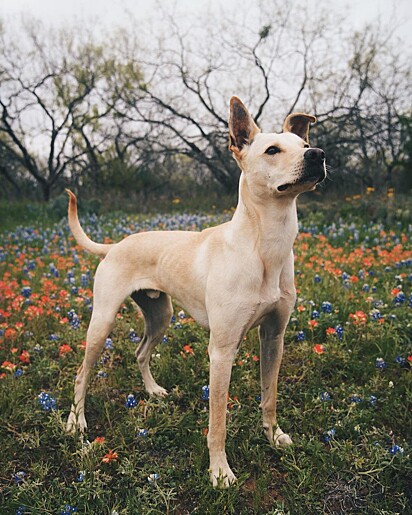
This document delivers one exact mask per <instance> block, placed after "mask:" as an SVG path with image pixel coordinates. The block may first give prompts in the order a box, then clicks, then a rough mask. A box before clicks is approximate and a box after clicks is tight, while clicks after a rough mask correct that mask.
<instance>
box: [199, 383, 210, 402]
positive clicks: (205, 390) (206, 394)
mask: <svg viewBox="0 0 412 515" xmlns="http://www.w3.org/2000/svg"><path fill="white" fill-rule="evenodd" d="M200 398H201V400H202V401H208V400H209V386H202V395H201V397H200Z"/></svg>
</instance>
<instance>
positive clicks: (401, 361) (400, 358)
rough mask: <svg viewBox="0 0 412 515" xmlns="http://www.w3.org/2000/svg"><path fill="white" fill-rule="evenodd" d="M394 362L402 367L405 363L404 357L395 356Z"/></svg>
mask: <svg viewBox="0 0 412 515" xmlns="http://www.w3.org/2000/svg"><path fill="white" fill-rule="evenodd" d="M395 363H399V365H400V366H401V367H404V366H405V365H406V358H404V357H403V356H396V358H395Z"/></svg>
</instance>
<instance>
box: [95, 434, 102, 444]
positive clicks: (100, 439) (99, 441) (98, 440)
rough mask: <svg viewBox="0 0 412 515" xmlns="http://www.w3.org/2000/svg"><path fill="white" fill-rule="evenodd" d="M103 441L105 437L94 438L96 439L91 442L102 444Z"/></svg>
mask: <svg viewBox="0 0 412 515" xmlns="http://www.w3.org/2000/svg"><path fill="white" fill-rule="evenodd" d="M104 441H105V437H104V436H96V438H95V439H94V440H93V443H97V444H103V443H104Z"/></svg>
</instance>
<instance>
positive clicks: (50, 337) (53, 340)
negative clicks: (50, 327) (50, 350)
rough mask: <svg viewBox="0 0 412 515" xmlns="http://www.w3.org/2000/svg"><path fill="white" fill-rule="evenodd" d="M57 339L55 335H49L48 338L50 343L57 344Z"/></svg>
mask: <svg viewBox="0 0 412 515" xmlns="http://www.w3.org/2000/svg"><path fill="white" fill-rule="evenodd" d="M58 339H59V337H58V336H57V334H51V335H50V336H49V340H51V341H52V342H57V340H58Z"/></svg>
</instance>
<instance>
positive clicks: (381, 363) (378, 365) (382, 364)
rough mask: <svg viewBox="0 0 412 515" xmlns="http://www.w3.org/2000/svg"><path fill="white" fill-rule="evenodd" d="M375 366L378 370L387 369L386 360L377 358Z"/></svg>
mask: <svg viewBox="0 0 412 515" xmlns="http://www.w3.org/2000/svg"><path fill="white" fill-rule="evenodd" d="M375 366H376V368H379V369H381V370H383V369H385V368H386V363H385V360H384V359H383V358H376V361H375Z"/></svg>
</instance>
